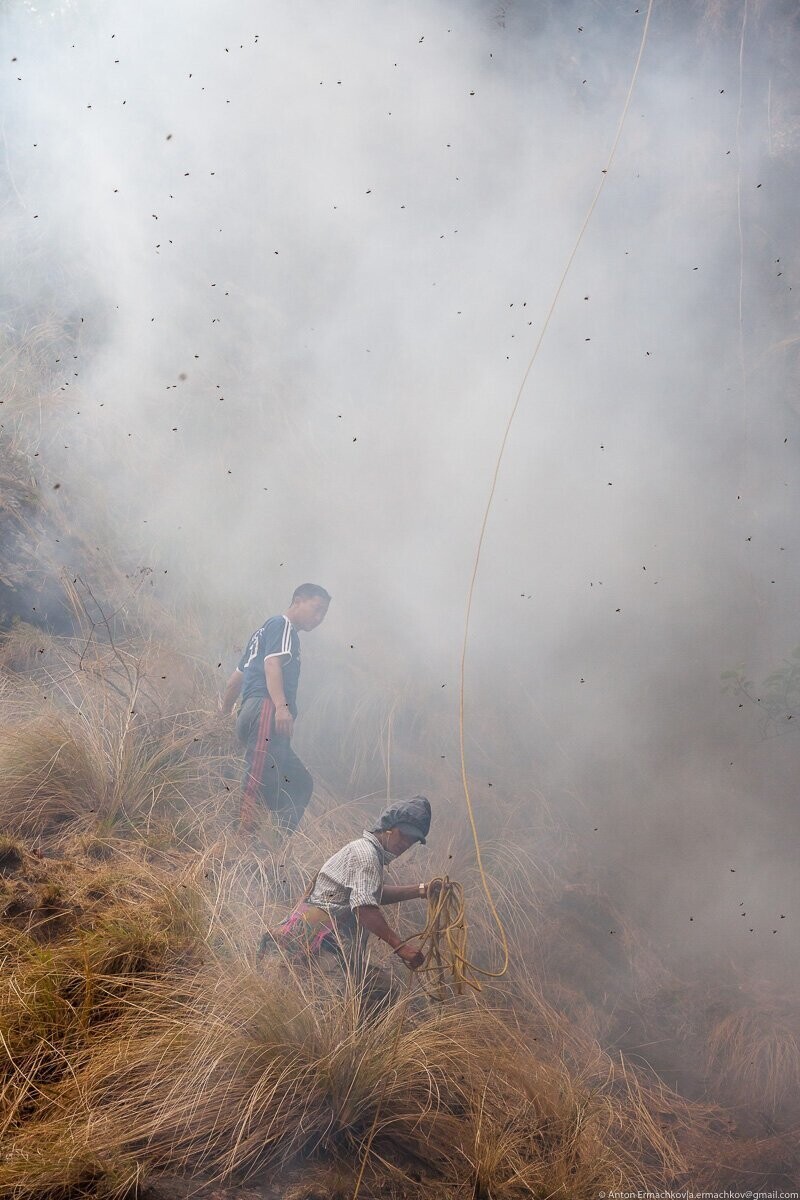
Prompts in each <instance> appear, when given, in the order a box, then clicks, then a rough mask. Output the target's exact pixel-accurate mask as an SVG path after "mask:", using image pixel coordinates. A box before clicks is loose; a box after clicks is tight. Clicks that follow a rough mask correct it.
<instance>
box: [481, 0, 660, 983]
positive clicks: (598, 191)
mask: <svg viewBox="0 0 800 1200" xmlns="http://www.w3.org/2000/svg"><path fill="white" fill-rule="evenodd" d="M653 4H654V0H650V2H649V4H648V6H647V15H646V17H645V20H644V28H643V30H642V39H641V42H640V44H639V53H638V54H637V56H636V63H635V65H634V68H633V74H632V75H631V81H630V84H629V86H628V92H627V95H626V96H625V103H624V105H623V108H622V115H621V117H620V119H619V123H618V125H617V132H616V135H615V137H614V141H613V142H612V145H611V151H610V153H609V155H608V159H607V161H606V165H605V167H604V168H603V170H602V172H601V175H600V182H599V184H598V185H597V189H596V191H595V193H594V196H593V197H592V202H591V204H590V205H589V208H588V211H587V213H586V216H585V217H584V219H583V224H582V225H581V227H580V230H579V231H578V236H577V238H576V239H575V244H574V246H573V247H572V251H571V253H570V256H569V258H568V259H567V265H566V266H565V267H564V270H563V272H562V275H561V278H560V279H559V281H558V286H557V288H556V290H555V294H554V295H553V299H552V301H551V303H550V307H549V309H548V310H547V314H546V316H545V319H544V323H543V325H542V328H541V330H540V331H539V336H538V338H537V339H536V344H535V346H534V348H533V353H532V354H531V357H530V360H529V362H528V365H527V367H526V368H525V373H524V375H523V376H522V382H521V383H520V385H519V390H518V391H517V395H516V399H515V400H514V404H513V405H512V408H511V412H510V413H509V416H508V420H507V421H506V426H505V431H504V433H503V438H502V441H501V442H500V450H499V452H498V455H497V459H496V460H495V465H494V473H493V475H492V482H491V487H490V488H489V497H488V499H487V501H486V507H485V509H484V512H483V520H482V522H481V529H480V534H479V537H478V546H477V549H476V552H475V561H474V563H473V566H472V576H471V578H470V581H469V589H468V592H467V609H466V615H465V619H464V638H463V642H462V645H461V668H460V677H459V697H458V735H459V750H460V754H461V784H462V787H463V790H464V799H465V800H466V803H467V816H468V817H469V825H470V829H471V831H472V840H473V842H474V843H475V856H476V858H477V861H478V871H479V873H480V877H481V885H482V887H483V891H484V895H485V896H486V902H487V904H488V905H489V910H490V912H491V914H492V918H493V920H494V923H495V925H496V926H497V930H498V932H499V934H500V942H501V945H502V951H503V961H502V966H501V967H500V970H499V971H486V972H484V974H486V975H488V976H490V977H491V978H494V979H498V978H500V976H501V975H505V973H506V971H507V970H508V958H509V955H508V939H507V938H506V931H505V929H504V928H503V922H502V921H501V920H500V916H499V914H498V912H497V909H496V907H495V903H494V900H493V898H492V893H491V889H490V887H489V881H488V879H487V877H486V871H485V870H484V866H483V861H482V859H481V847H480V842H479V840H478V830H477V828H476V826H475V815H474V813H473V810H472V799H471V797H470V794H469V781H468V779H467V762H466V753H465V748H464V692H465V677H466V662H467V643H468V641H469V623H470V616H471V614H472V601H473V597H474V595H475V582H476V580H477V578H478V568H479V566H480V561H481V553H482V551H483V543H484V538H485V536H486V526H487V524H488V522H489V513H490V511H491V508H492V503H493V501H494V494H495V491H496V490H497V480H498V476H499V474H500V466H501V463H502V461H503V455H504V454H505V450H506V444H507V442H508V437H509V434H510V432H511V426H512V424H513V422H514V418H515V416H516V415H517V409H518V408H519V404H520V400H521V399H522V393H523V391H524V389H525V384H526V383H527V382H528V376H529V375H530V373H531V370H532V368H533V364H534V363H535V362H536V358H537V356H538V354H539V350H540V348H541V345H542V342H543V341H544V337H545V334H546V333H547V330H548V328H549V326H550V321H551V319H552V316H553V313H554V312H555V308H556V304H557V303H558V300H559V297H560V295H561V292H562V289H563V287H564V284H565V282H566V279H567V276H568V275H569V272H570V268H571V267H572V263H573V261H574V259H575V255H576V254H577V253H578V247H579V246H580V244H581V242H582V241H583V235H584V234H585V232H586V229H587V226H588V224H589V221H590V220H591V217H592V213H593V212H594V210H595V207H596V205H597V201H598V200H599V199H600V194H601V192H602V190H603V188H604V187H605V183H606V180H607V179H608V173H609V170H610V169H611V164H612V162H613V161H614V157H615V155H616V153H617V147H618V145H619V141H620V138H621V136H622V127H623V125H624V124H625V118H626V117H627V115H628V109H629V108H630V104H631V97H632V96H633V89H634V87H635V85H636V79H637V77H638V75H639V66H640V65H641V61H642V55H643V54H644V48H645V43H646V42H647V32H648V29H649V27H650V16H651V14H652V11H653Z"/></svg>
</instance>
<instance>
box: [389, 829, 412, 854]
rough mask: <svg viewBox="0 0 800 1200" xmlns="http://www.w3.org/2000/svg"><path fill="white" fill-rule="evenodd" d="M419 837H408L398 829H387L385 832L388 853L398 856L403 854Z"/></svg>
mask: <svg viewBox="0 0 800 1200" xmlns="http://www.w3.org/2000/svg"><path fill="white" fill-rule="evenodd" d="M418 840H419V839H418V838H415V837H410V836H409V834H407V833H401V832H400V830H399V829H389V830H387V832H386V849H387V850H388V851H389V853H390V854H394V855H395V856H396V857H399V856H400V855H401V854H405V852H406V850H409V849H410V848H411V847H412V846H413V845H414V844H415V843H416V842H417V841H418Z"/></svg>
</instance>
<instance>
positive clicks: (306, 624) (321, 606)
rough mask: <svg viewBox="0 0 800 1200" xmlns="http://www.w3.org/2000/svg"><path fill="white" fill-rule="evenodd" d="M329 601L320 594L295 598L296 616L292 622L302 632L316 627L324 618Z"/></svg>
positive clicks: (307, 631)
mask: <svg viewBox="0 0 800 1200" xmlns="http://www.w3.org/2000/svg"><path fill="white" fill-rule="evenodd" d="M329 603H330V601H329V600H325V599H324V598H323V597H322V596H306V597H305V599H303V600H296V601H295V604H296V605H297V616H296V618H295V621H294V624H295V625H296V626H297V628H298V629H302V630H303V632H304V633H309V632H310V631H311V630H312V629H316V628H317V626H318V625H321V624H322V622H323V621H324V620H325V616H326V613H327V611H328V604H329Z"/></svg>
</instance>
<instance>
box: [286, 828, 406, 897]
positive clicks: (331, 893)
mask: <svg viewBox="0 0 800 1200" xmlns="http://www.w3.org/2000/svg"><path fill="white" fill-rule="evenodd" d="M394 857H395V855H393V854H390V853H389V852H388V851H387V850H384V848H383V846H382V845H381V844H380V842H379V841H378V839H377V838H376V837H375V834H374V833H368V832H367V830H366V829H365V830H364V833H363V834H362V836H361V837H360V838H356V840H355V841H354V842H348V843H347V845H346V846H343V847H342V849H341V850H337V851H336V853H335V854H334V855H332V856H331V857H330V858H329V859H328V861H327V862H325V863H323V864H322V867H321V868H320V872H319V875H317V878H316V882H315V884H314V889H313V891H312V892H311V895H310V896H309V897H308V900H307V903H308V904H313V905H315V906H316V907H317V908H324V909H325V910H326V912H329V913H330V915H331V916H332V917H334V918H341V917H344V916H346V915H349V913H350V912H352V911H355V909H357V908H359V907H360V906H361V905H362V904H380V902H381V893H382V891H383V871H384V867H385V866H386V864H387V863H389V862H391V861H392V859H393V858H394Z"/></svg>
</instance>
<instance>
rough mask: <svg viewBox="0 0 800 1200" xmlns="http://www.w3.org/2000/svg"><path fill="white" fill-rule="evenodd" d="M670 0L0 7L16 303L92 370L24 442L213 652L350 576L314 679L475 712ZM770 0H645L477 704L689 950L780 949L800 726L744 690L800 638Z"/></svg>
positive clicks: (786, 243) (486, 738) (788, 32)
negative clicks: (709, 7) (383, 689)
mask: <svg viewBox="0 0 800 1200" xmlns="http://www.w3.org/2000/svg"><path fill="white" fill-rule="evenodd" d="M733 10H738V11H736V12H734V11H733ZM645 12H646V5H645V4H642V5H638V6H637V5H636V4H634V3H624V4H623V3H610V4H602V5H601V4H597V3H588V2H586V3H582V4H578V3H575V4H573V3H565V4H559V5H554V4H553V5H551V4H544V3H542V4H528V5H525V4H517V5H497V6H487V5H479V4H471V5H463V4H458V5H456V4H452V5H448V4H445V3H435V2H432V0H426V2H419V3H408V4H403V5H371V6H365V5H356V4H351V3H338V2H337V3H335V4H330V5H320V4H314V3H302V2H301V3H298V4H294V5H277V4H268V5H266V6H264V5H259V4H255V3H248V2H245V0H234V2H233V3H229V4H226V5H212V4H203V5H197V4H189V3H186V2H184V0H173V2H172V3H170V4H165V5H155V4H152V3H149V2H145V3H142V4H140V5H138V6H131V5H123V4H119V3H116V2H112V3H107V4H102V5H96V4H89V3H86V4H80V3H77V4H64V5H61V6H48V5H44V6H36V7H34V6H32V5H28V4H9V5H7V6H6V8H5V10H4V14H3V33H2V41H3V46H4V59H5V61H4V63H3V81H2V101H3V112H4V117H3V139H4V158H5V163H4V172H3V174H4V185H3V187H4V202H5V210H4V218H3V219H4V223H5V228H6V240H7V241H10V242H11V243H12V245H10V246H9V245H7V248H6V250H5V252H4V259H5V264H6V277H5V279H4V282H3V292H4V296H5V297H6V300H7V304H8V311H9V313H11V314H12V316H11V317H9V320H10V321H12V322H13V321H15V320H16V321H19V319H20V317H19V314H20V313H35V312H36V311H39V310H42V309H44V308H46V309H47V310H48V311H49V312H52V313H55V314H57V316H58V318H59V319H60V320H61V321H62V322H64V323H66V324H67V325H68V327H69V330H70V331H71V332H70V337H71V338H72V341H71V342H70V353H71V355H77V357H76V358H75V357H73V358H72V359H71V361H70V362H69V363H63V364H62V363H59V364H57V365H56V364H47V372H46V377H47V381H48V382H47V385H46V386H45V384H44V383H43V385H42V389H43V392H44V393H46V394H45V395H44V397H43V402H42V405H40V410H39V416H38V417H37V421H38V425H37V424H36V423H35V422H32V419H31V417H30V414H28V415H27V416H26V418H25V421H26V423H27V428H28V432H29V434H30V432H31V428H33V436H35V437H36V438H37V439H38V444H39V445H40V447H41V462H42V469H43V470H44V471H46V472H47V477H48V479H58V480H59V481H60V482H61V483H62V487H61V489H60V491H59V493H58V497H57V499H55V500H54V502H58V503H63V504H67V505H69V506H70V511H71V512H72V513H73V514H77V515H76V518H75V519H80V520H85V521H86V527H87V529H91V530H92V531H93V535H96V536H97V537H98V538H100V539H102V540H103V544H104V545H108V546H110V547H116V548H118V549H119V551H120V553H123V554H124V555H125V556H126V560H127V561H131V562H133V561H136V562H139V563H147V564H149V565H151V566H153V567H154V569H156V571H157V574H158V576H159V578H160V583H159V587H160V588H161V590H162V593H163V594H164V596H165V597H166V598H167V599H168V600H169V601H170V602H171V603H173V604H174V605H175V606H176V607H177V608H178V609H180V607H181V606H182V605H183V606H184V607H185V608H186V609H187V611H189V610H190V611H191V612H192V614H193V617H194V618H196V619H197V621H198V622H199V625H200V627H201V628H202V629H203V631H204V637H205V639H206V640H205V644H206V646H207V652H208V657H209V660H211V659H212V658H213V659H217V658H218V657H223V658H224V659H225V661H226V662H229V661H231V660H232V657H233V656H234V655H235V652H236V649H237V648H238V647H241V644H242V643H243V641H244V640H245V638H246V637H247V635H248V633H249V632H250V629H251V628H252V627H253V626H254V625H255V624H257V623H260V621H261V620H263V619H264V617H265V616H267V615H268V614H269V613H270V612H272V611H275V610H276V609H278V608H280V607H281V606H283V605H285V603H286V601H287V599H288V596H289V595H290V593H291V589H292V587H293V586H294V585H295V584H296V583H298V582H300V581H302V580H304V579H312V580H314V581H319V582H320V583H323V584H324V585H325V586H326V587H328V588H329V590H330V591H331V592H332V593H333V595H334V604H333V606H332V608H331V614H330V617H329V620H328V622H327V623H326V624H325V625H324V626H323V627H321V629H320V630H319V631H318V632H316V633H315V634H314V635H313V642H312V641H311V640H309V641H308V642H307V659H308V660H309V664H308V670H307V682H306V683H305V687H306V692H307V695H308V700H309V702H311V701H312V700H313V691H314V686H321V685H322V683H324V681H325V678H326V672H328V673H330V672H332V671H336V672H340V673H342V674H343V673H344V672H345V670H346V666H345V665H342V664H347V663H352V664H354V666H355V667H356V668H357V670H358V672H359V674H358V678H359V679H364V678H373V679H375V680H380V681H381V682H382V683H384V682H387V681H388V684H389V686H391V685H392V682H393V681H397V686H398V687H400V686H402V687H403V689H404V693H403V694H404V695H408V696H410V697H411V700H410V701H409V703H411V704H412V705H414V706H416V707H417V708H418V709H419V711H420V712H421V713H422V716H423V719H424V715H425V713H426V711H428V709H429V708H430V711H431V712H433V711H435V713H436V720H437V721H441V722H442V723H443V727H448V728H449V729H450V735H448V736H451V735H452V734H453V733H454V730H455V718H456V709H455V703H456V695H457V684H458V678H457V671H458V658H459V653H460V643H461V636H462V632H463V620H464V606H465V601H466V592H467V585H468V581H469V575H470V571H471V569H472V563H473V560H474V555H475V552H476V546H477V538H478V531H479V527H480V522H481V518H482V514H483V508H484V505H485V503H486V499H487V494H488V489H489V484H490V480H491V475H492V471H493V468H494V462H495V458H496V455H497V452H498V449H499V445H500V440H501V437H502V434H503V429H504V426H505V422H506V420H507V417H508V414H509V412H510V409H511V406H512V403H513V400H514V396H515V394H516V391H517V389H518V387H519V385H520V382H521V379H522V376H523V373H524V371H525V368H526V366H527V364H528V361H529V358H530V355H531V353H532V350H533V345H534V343H535V340H536V337H537V335H538V332H539V329H540V328H541V325H542V321H543V319H544V317H545V314H546V312H547V310H548V308H549V306H550V303H551V301H552V299H553V296H554V294H555V289H556V286H557V284H558V281H559V278H560V276H561V272H562V271H563V269H564V265H565V263H566V261H567V258H568V256H569V254H570V251H571V249H572V247H573V244H574V242H575V238H576V236H577V232H578V229H579V228H580V225H581V222H582V220H583V218H584V216H585V214H586V211H587V208H588V205H589V202H590V200H591V197H592V195H593V193H594V190H595V188H596V186H597V183H598V181H599V179H600V172H601V171H602V170H603V168H604V166H605V163H606V160H607V156H608V152H609V149H610V146H611V143H612V140H613V137H614V133H615V131H616V127H617V123H618V121H619V118H620V114H621V112H622V107H623V103H624V100H625V95H626V92H627V89H628V85H629V82H630V79H631V73H632V70H633V64H634V61H635V58H636V54H637V52H638V48H639V44H640V39H641V36H642V27H643V21H644V14H645ZM743 12H744V10H743V9H742V8H741V6H731V13H729V14H726V15H725V19H720V22H719V23H718V24H717V25H714V24H713V23H709V22H708V21H707V20H705V19H704V18H703V15H702V6H696V7H694V6H688V5H675V4H670V3H663V4H658V3H656V4H655V7H654V12H653V18H652V24H651V27H650V31H649V36H648V40H647V44H646V47H645V52H644V56H643V60H642V66H641V72H640V75H639V78H638V81H637V84H636V88H635V91H634V94H633V99H632V103H631V107H630V111H629V113H628V116H627V120H626V124H625V128H624V131H623V135H622V140H621V142H620V146H619V150H618V153H617V156H616V159H615V161H614V164H613V167H612V170H611V171H610V173H609V175H608V178H607V181H606V184H605V188H604V191H603V194H602V196H601V199H600V202H599V204H598V206H597V208H596V210H595V212H594V214H593V217H592V220H591V222H590V224H589V227H588V229H587V231H586V234H585V236H584V238H583V240H582V243H581V246H580V248H579V251H578V254H577V256H576V258H575V262H574V264H573V267H572V270H571V272H570V274H569V276H568V278H567V281H566V284H565V287H564V289H563V292H562V294H561V296H560V298H559V301H558V304H557V307H556V310H555V314H554V317H553V320H552V323H551V325H550V328H549V330H548V333H547V336H546V338H545V340H544V343H543V345H542V349H541V352H540V353H539V355H538V358H537V360H536V363H535V365H534V368H533V370H532V373H531V376H530V378H529V380H528V383H527V385H526V388H525V392H524V394H523V399H522V403H521V405H520V408H519V411H518V415H517V418H516V420H515V423H514V425H513V428H512V432H511V436H510V439H509V442H508V446H507V450H506V453H505V456H504V459H503V463H502V467H501V472H500V476H499V482H498V488H497V492H496V495H495V500H494V504H493V507H492V510H491V513H490V517H489V522H488V527H487V537H486V542H485V547H484V553H483V558H482V562H481V569H480V574H479V577H478V584H477V589H476V597H475V608H474V612H473V620H472V627H471V638H470V650H469V660H468V676H467V678H468V691H467V705H466V708H467V719H468V723H469V727H470V738H471V739H472V742H473V744H475V745H480V746H481V748H482V750H481V752H482V753H485V754H486V755H487V756H488V758H489V759H491V757H492V752H493V751H492V745H493V744H494V745H495V757H496V758H497V759H498V760H501V761H498V764H497V765H498V767H499V768H500V769H501V771H502V778H503V780H504V782H505V786H507V787H508V788H509V789H511V790H513V791H514V792H515V793H517V794H519V796H520V797H522V798H523V799H524V798H525V797H526V795H527V794H528V793H529V792H530V793H531V794H533V792H534V791H535V790H536V789H538V788H544V790H545V791H546V793H547V795H548V796H549V798H550V801H551V803H552V804H553V805H555V807H556V809H559V808H560V806H563V817H564V819H565V820H568V821H569V822H570V823H571V824H572V827H573V829H574V831H575V836H576V837H578V838H579V839H581V844H582V845H584V846H585V853H586V855H587V856H588V858H589V860H590V861H591V862H593V863H594V864H595V865H596V866H597V868H598V870H602V871H603V872H604V878H605V879H606V880H608V881H610V884H609V885H610V886H612V885H613V886H614V887H616V889H617V892H618V894H619V896H620V897H621V898H622V900H623V902H624V903H626V904H628V905H631V906H632V907H633V908H634V909H638V910H639V911H640V912H641V913H642V915H643V916H646V917H647V918H648V919H650V920H653V921H655V922H656V923H658V921H661V922H662V924H663V930H664V931H665V936H666V937H668V939H669V940H670V942H671V944H673V945H675V946H677V945H678V943H679V941H680V939H682V938H684V937H685V936H686V929H687V928H688V927H687V926H686V924H685V922H686V921H687V920H688V915H689V911H690V909H691V910H692V915H693V916H695V918H696V919H695V922H694V923H693V924H694V928H693V931H692V932H693V934H696V935H697V937H696V945H697V947H699V948H700V949H703V948H706V947H708V946H709V945H711V944H716V943H719V942H722V943H724V945H725V946H726V949H727V951H728V952H729V953H731V954H733V955H735V956H741V961H743V962H745V961H750V960H751V959H752V957H753V955H755V956H756V957H757V958H758V960H759V961H760V962H763V963H772V962H773V960H776V959H777V958H778V957H780V955H781V954H784V953H785V952H786V947H787V945H788V941H787V939H790V938H791V932H790V931H788V930H787V928H786V926H787V922H786V921H784V922H783V927H782V928H781V930H780V935H781V936H780V938H779V937H775V936H774V935H772V934H771V929H772V927H773V916H774V915H775V914H777V913H778V912H779V911H781V912H784V913H786V912H787V910H788V908H790V907H791V905H792V903H793V902H794V904H795V905H796V903H797V900H798V896H797V886H796V883H795V882H794V872H793V863H792V861H791V852H790V850H791V842H792V837H793V835H794V834H796V830H797V817H796V797H795V792H794V783H793V780H794V777H795V774H796V762H797V751H796V749H795V743H794V741H793V738H792V736H791V735H790V734H788V733H787V734H786V735H783V734H781V736H772V733H770V736H767V734H766V732H765V729H764V726H763V722H761V721H760V720H759V714H758V713H757V712H756V711H755V705H754V704H751V703H749V702H748V703H746V704H745V705H744V707H743V708H739V707H738V703H739V702H738V700H737V699H736V698H735V697H732V696H731V695H730V694H725V693H722V691H721V688H720V674H721V672H723V671H725V670H726V669H731V668H734V667H737V666H738V665H739V664H746V665H747V667H748V670H749V671H750V672H751V673H752V674H751V678H755V679H756V680H759V679H761V678H762V677H763V676H764V675H765V674H767V672H768V671H769V670H771V669H773V668H774V667H775V665H776V664H779V663H780V662H781V661H782V659H783V658H784V657H785V656H786V655H787V654H789V652H790V651H791V649H792V647H793V646H794V645H795V644H796V643H797V642H798V641H800V636H798V633H797V620H796V607H797V606H796V597H797V582H798V568H797V561H798V555H797V552H798V535H797V521H796V518H795V510H796V506H797V489H798V458H797V452H796V444H797V438H798V436H799V435H800V429H798V409H797V401H796V394H795V393H796V384H797V370H796V359H795V358H793V354H792V351H791V343H792V338H793V337H795V336H796V335H795V333H794V331H795V330H796V314H797V307H796V294H797V293H796V292H795V291H793V290H792V289H793V288H795V286H800V284H798V276H797V266H798V256H797V245H798V238H797V234H798V229H797V222H796V209H795V206H794V205H793V204H792V200H791V197H792V195H793V194H794V195H796V184H797V175H798V172H797V151H798V126H799V124H800V118H799V117H798V111H799V110H798V98H797V95H796V93H795V92H793V90H792V74H791V71H790V70H789V69H788V68H787V63H791V61H792V58H793V55H794V58H795V61H796V50H797V48H798V40H799V39H800V35H799V34H798V30H797V28H796V26H795V24H794V21H793V19H792V17H791V14H790V12H789V10H788V9H786V7H785V6H782V5H779V4H776V5H774V6H772V7H770V5H769V4H766V5H759V4H755V3H753V4H751V5H750V6H749V8H748V19H749V24H748V25H747V26H746V28H745V30H744V40H743V39H742V24H741V16H742V15H743ZM740 70H741V78H740ZM740 84H741V86H740ZM14 314H16V315H14ZM787 346H788V347H789V348H788V349H787ZM67 357H70V355H67ZM65 368H68V369H65ZM62 370H63V371H64V374H63V377H62V376H61V374H60V371H62ZM43 378H44V374H43ZM67 385H68V386H67ZM165 570H168V572H169V575H168V577H166V578H165V577H164V574H163V573H164V571H165ZM351 647H352V649H351ZM443 684H444V685H445V689H444V691H443V690H442V685H443ZM343 719H344V718H343ZM798 719H799V720H800V717H798ZM299 729H300V727H299ZM493 730H495V731H497V737H496V738H495V739H493ZM500 730H502V735H500ZM773 732H774V731H773ZM300 736H302V734H301V732H300ZM487 746H488V749H487ZM448 748H449V747H448ZM409 783H411V781H410V780H409ZM479 795H480V797H481V801H480V802H481V803H485V804H489V803H490V800H489V798H488V797H487V796H486V794H485V793H482V792H480V789H479ZM576 796H578V797H579V803H577V804H574V803H573V801H574V798H575V797H576ZM569 797H572V798H573V801H571V800H570V799H569ZM533 803H534V801H533V800H531V804H532V805H533ZM731 868H734V872H735V875H734V874H731ZM734 880H735V882H734ZM745 882H746V883H747V887H748V888H749V892H748V896H749V897H750V899H751V903H752V906H753V911H757V912H758V921H757V925H756V928H757V932H756V934H754V935H752V936H751V940H750V942H749V943H748V942H747V941H746V939H745V938H744V935H743V931H740V930H739V929H738V927H737V928H734V925H735V924H736V916H737V915H738V913H737V910H736V905H737V904H738V901H739V900H740V899H741V896H739V895H737V896H736V897H734V896H733V894H732V891H731V889H732V888H733V890H737V891H738V890H741V888H742V886H744V883H745ZM695 910H696V911H695ZM729 914H730V915H731V916H733V921H731V920H729ZM795 917H796V921H795V923H800V908H796V909H795ZM748 926H749V923H748ZM770 939H771V940H770ZM781 939H782V940H781ZM779 941H781V946H780V947H778V946H777V943H778V942H779ZM756 943H757V944H758V948H757V949H754V946H755V945H756Z"/></svg>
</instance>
